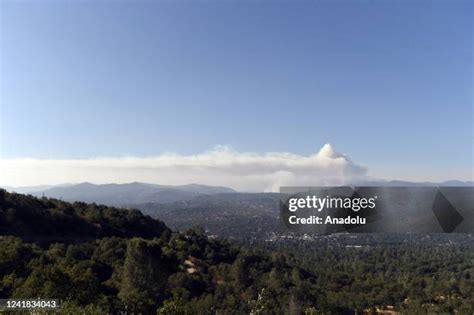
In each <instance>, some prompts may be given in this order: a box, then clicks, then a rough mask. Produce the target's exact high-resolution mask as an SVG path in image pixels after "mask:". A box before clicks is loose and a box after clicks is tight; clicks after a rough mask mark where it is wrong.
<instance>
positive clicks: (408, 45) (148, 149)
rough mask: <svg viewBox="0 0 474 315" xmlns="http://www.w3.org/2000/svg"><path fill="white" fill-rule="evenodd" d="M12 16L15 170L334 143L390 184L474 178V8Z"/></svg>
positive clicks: (4, 131)
mask: <svg viewBox="0 0 474 315" xmlns="http://www.w3.org/2000/svg"><path fill="white" fill-rule="evenodd" d="M0 8H1V33H0V36H1V69H0V75H1V99H0V101H1V103H0V111H1V112H0V113H1V116H0V117H1V121H0V123H1V151H0V153H1V158H4V159H16V158H24V157H31V158H37V159H87V158H94V157H98V156H107V157H117V156H138V157H144V156H156V155H160V154H163V153H164V152H177V153H180V154H184V155H192V154H198V153H201V152H204V151H206V150H209V149H211V148H213V147H214V146H215V145H228V146H231V147H232V148H234V149H235V150H237V151H239V152H256V153H263V152H292V153H295V154H301V155H309V154H312V153H314V152H317V150H319V148H320V147H321V146H322V145H323V144H324V143H331V144H333V146H334V147H335V148H336V149H337V150H339V151H342V152H344V153H347V154H348V155H349V156H350V157H351V158H352V159H353V160H355V161H357V162H360V163H362V164H364V165H368V166H369V167H370V168H371V169H374V170H376V171H377V170H383V172H385V173H384V174H394V175H395V176H396V175H397V174H398V172H400V171H401V170H403V171H405V172H406V174H410V173H413V172H419V173H420V174H425V175H426V174H431V173H433V172H438V171H440V170H442V171H443V172H444V173H443V174H444V175H442V176H444V177H450V176H449V174H450V172H451V171H452V174H453V176H452V177H453V178H461V177H462V174H466V176H465V177H464V178H463V179H469V178H471V176H472V173H471V174H468V173H470V172H472V167H473V154H472V148H473V110H472V70H473V68H472V27H473V25H472V21H473V19H472V3H471V2H470V1H413V2H409V1H406V2H405V1H396V2H395V1H336V2H329V1H297V2H290V1H288V2H265V1H263V2H261V1H243V2H237V1H224V2H220V3H218V2H214V1H179V2H172V1H153V2H151V1H150V2H140V1H138V2H134V1H127V2H120V1H102V2H101V1H79V2H72V1H42V2H40V3H39V2H37V3H34V2H33V1H31V2H28V1H2V2H1V7H0ZM383 172H382V173H383ZM421 177H423V176H421Z"/></svg>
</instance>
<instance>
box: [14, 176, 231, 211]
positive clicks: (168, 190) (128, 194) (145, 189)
mask: <svg viewBox="0 0 474 315" xmlns="http://www.w3.org/2000/svg"><path fill="white" fill-rule="evenodd" d="M9 190H13V191H17V192H19V191H18V190H17V189H15V188H10V189H9ZM229 192H235V191H234V190H233V189H231V188H227V187H218V186H206V185H198V184H189V185H181V186H170V185H155V184H148V183H139V182H133V183H127V184H102V185H96V184H92V183H88V182H85V183H81V184H75V185H67V186H65V185H61V186H54V187H50V188H47V189H44V190H38V189H35V190H32V191H25V189H23V190H22V193H27V194H31V195H33V196H38V197H41V196H45V197H51V198H57V199H62V200H65V201H83V202H95V203H98V204H104V205H109V206H122V205H129V204H135V203H147V202H152V203H170V202H176V201H184V200H189V199H192V198H194V197H196V196H200V195H213V194H219V193H229Z"/></svg>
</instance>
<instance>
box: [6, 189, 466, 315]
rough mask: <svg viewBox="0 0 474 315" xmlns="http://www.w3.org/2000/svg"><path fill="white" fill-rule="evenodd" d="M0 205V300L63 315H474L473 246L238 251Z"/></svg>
mask: <svg viewBox="0 0 474 315" xmlns="http://www.w3.org/2000/svg"><path fill="white" fill-rule="evenodd" d="M0 207H1V211H0V218H1V220H0V222H1V224H2V225H1V228H2V235H3V236H0V298H34V297H43V298H58V299H61V303H62V311H63V312H64V313H68V314H108V313H110V314H117V313H120V312H121V311H127V312H128V313H129V314H157V313H158V314H216V313H218V314H234V313H247V314H248V313H252V314H300V313H303V314H355V313H357V314H361V313H362V312H363V311H366V312H370V311H375V310H376V309H377V308H378V309H383V308H386V309H395V310H398V311H401V312H404V313H407V314H424V313H427V314H428V313H429V314H436V313H455V312H456V313H457V314H472V313H473V312H474V291H473V290H474V278H473V277H474V267H473V263H472V262H473V259H474V257H473V256H474V255H473V247H472V242H471V243H462V244H455V243H454V244H450V243H449V244H440V243H436V242H431V244H427V243H422V244H421V243H420V244H418V245H417V243H410V244H406V243H403V242H401V243H393V244H382V245H374V244H371V245H364V246H359V247H351V246H350V245H344V246H335V244H338V243H339V242H336V243H331V242H321V243H318V242H316V241H315V240H312V241H306V242H303V241H301V240H293V241H292V240H286V241H273V242H262V243H261V244H257V243H255V242H254V243H252V245H251V246H249V245H247V246H245V245H239V246H237V245H231V244H229V243H228V242H226V241H222V240H218V239H211V238H209V237H207V236H206V235H205V233H204V231H203V230H202V229H200V228H194V229H190V230H188V231H186V232H183V233H171V232H170V231H169V230H168V229H167V228H166V226H164V224H163V223H162V222H159V221H156V220H153V219H151V218H149V217H146V216H143V215H141V214H140V213H139V212H135V211H130V212H129V211H127V210H119V209H115V208H108V207H104V206H97V205H87V204H83V203H73V204H70V203H65V202H62V201H58V200H49V199H36V198H33V197H31V196H23V195H17V194H8V193H5V192H4V191H0ZM5 209H6V210H5ZM30 220H33V222H30ZM5 222H8V224H11V227H10V226H8V225H7V224H6V223H5ZM78 226H79V227H81V228H78ZM142 229H143V230H142ZM35 238H36V239H35Z"/></svg>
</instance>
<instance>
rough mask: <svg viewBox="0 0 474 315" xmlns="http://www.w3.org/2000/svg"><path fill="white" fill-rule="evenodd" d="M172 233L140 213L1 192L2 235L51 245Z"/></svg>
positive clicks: (149, 236) (0, 233) (0, 232)
mask: <svg viewBox="0 0 474 315" xmlns="http://www.w3.org/2000/svg"><path fill="white" fill-rule="evenodd" d="M169 232H170V231H169V229H168V228H167V227H166V226H165V225H164V223H163V222H161V221H158V220H154V219H152V218H150V217H149V216H145V215H143V214H142V213H141V212H140V211H138V210H123V209H117V208H113V207H107V206H102V205H96V204H86V203H83V202H75V203H68V202H63V201H61V200H56V199H47V198H42V199H38V198H34V197H32V196H26V195H21V194H16V193H7V192H6V191H5V190H3V189H0V235H16V236H19V237H21V238H23V239H25V240H28V239H31V240H33V241H35V242H45V243H50V242H52V241H68V242H77V241H83V240H93V239H96V238H100V237H106V236H119V237H133V236H139V237H143V238H152V237H160V236H161V235H162V234H163V233H169Z"/></svg>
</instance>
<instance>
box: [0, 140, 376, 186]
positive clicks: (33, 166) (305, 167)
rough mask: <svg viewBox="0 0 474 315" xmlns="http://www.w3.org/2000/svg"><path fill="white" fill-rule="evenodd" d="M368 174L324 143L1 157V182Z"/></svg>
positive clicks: (275, 180) (275, 182)
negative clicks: (309, 149) (304, 147)
mask: <svg viewBox="0 0 474 315" xmlns="http://www.w3.org/2000/svg"><path fill="white" fill-rule="evenodd" d="M366 176H367V169H366V168H365V167H363V166H360V165H358V164H356V163H354V162H352V161H351V160H350V159H349V158H348V157H347V156H345V155H343V154H340V153H337V152H335V151H334V149H333V148H332V146H331V145H330V144H325V145H324V146H323V147H322V148H321V149H320V150H319V152H317V153H315V154H313V155H309V156H302V155H297V154H292V153H286V152H270V153H264V154H257V153H249V152H237V151H234V150H232V149H230V148H228V147H222V146H220V147H216V148H215V149H213V150H211V151H207V152H204V153H202V154H197V155H179V154H169V153H168V154H163V155H159V156H155V157H120V158H117V157H103V158H94V159H68V160H64V159H61V160H60V159H58V160H56V159H32V158H24V159H0V185H10V186H30V185H40V184H61V183H79V182H85V181H87V182H92V183H96V184H103V183H126V182H134V181H140V182H147V183H156V184H166V185H181V184H189V183H199V184H206V185H218V186H228V187H231V188H234V189H236V190H238V191H278V190H279V187H280V186H285V185H287V186H290V185H291V186H297V185H301V186H315V185H342V184H346V183H351V182H355V181H359V180H363V179H364V178H366Z"/></svg>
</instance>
